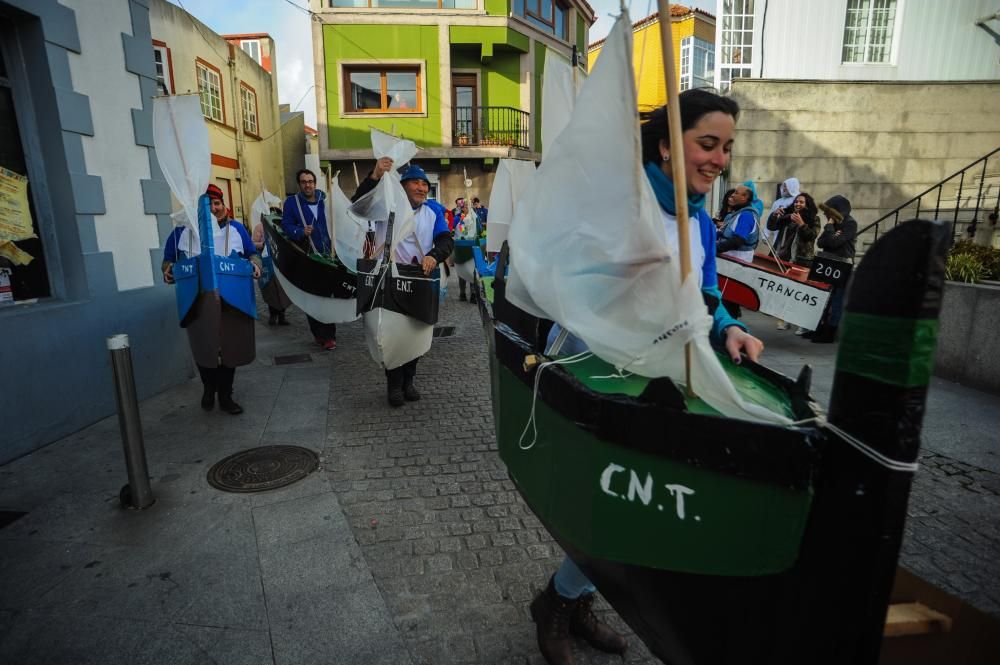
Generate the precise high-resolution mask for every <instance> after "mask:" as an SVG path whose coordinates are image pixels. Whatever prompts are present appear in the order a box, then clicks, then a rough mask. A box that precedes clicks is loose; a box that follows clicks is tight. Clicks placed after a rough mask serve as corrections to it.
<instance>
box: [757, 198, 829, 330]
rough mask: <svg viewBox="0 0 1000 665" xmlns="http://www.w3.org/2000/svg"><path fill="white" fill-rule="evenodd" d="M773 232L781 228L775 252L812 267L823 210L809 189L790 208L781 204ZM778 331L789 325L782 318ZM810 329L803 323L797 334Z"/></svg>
mask: <svg viewBox="0 0 1000 665" xmlns="http://www.w3.org/2000/svg"><path fill="white" fill-rule="evenodd" d="M767 228H768V230H769V231H777V238H778V241H777V244H776V246H775V252H776V253H777V255H778V258H779V259H781V260H782V261H794V262H795V264H796V265H799V266H802V267H803V268H809V267H810V266H811V265H812V259H813V255H814V253H815V243H816V236H817V235H819V210H818V208H817V207H816V202H815V201H814V200H813V197H811V196H810V195H809V194H806V193H805V192H803V193H801V194H799V195H798V196H796V197H795V200H794V201H793V203H792V206H791V208H790V209H786V208H782V207H779V208H778V209H777V210H775V211H774V212H773V213H771V216H770V217H769V218H768V220H767ZM777 327H778V330H786V329H787V328H788V324H787V323H786V322H785V321H783V320H780V319H779V320H778V326H777ZM805 332H806V331H805V329H804V328H802V327H801V326H799V327H798V328H797V329H796V330H795V334H796V335H802V334H804V333H805Z"/></svg>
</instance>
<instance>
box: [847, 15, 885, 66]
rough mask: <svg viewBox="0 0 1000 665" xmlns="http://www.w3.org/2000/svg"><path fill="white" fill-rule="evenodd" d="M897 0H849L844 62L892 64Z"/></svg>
mask: <svg viewBox="0 0 1000 665" xmlns="http://www.w3.org/2000/svg"><path fill="white" fill-rule="evenodd" d="M895 22H896V0H847V16H846V17H845V20H844V50H843V57H842V59H843V62H845V63H858V64H866V65H867V64H888V63H889V62H890V60H891V57H892V29H893V25H894V24H895Z"/></svg>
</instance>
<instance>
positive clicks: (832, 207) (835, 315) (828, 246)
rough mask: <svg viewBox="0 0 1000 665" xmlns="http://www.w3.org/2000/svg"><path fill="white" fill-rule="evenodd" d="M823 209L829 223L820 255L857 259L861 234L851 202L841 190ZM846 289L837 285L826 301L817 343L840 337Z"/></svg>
mask: <svg viewBox="0 0 1000 665" xmlns="http://www.w3.org/2000/svg"><path fill="white" fill-rule="evenodd" d="M819 208H820V210H822V211H823V215H824V216H825V217H826V221H827V224H826V225H825V226H824V227H823V233H821V234H820V236H819V239H817V240H816V245H817V247H819V249H820V251H819V252H818V254H817V256H827V257H830V258H833V259H836V260H838V261H850V262H851V263H854V245H855V242H856V241H857V236H858V223H857V221H855V219H854V218H853V217H851V202H850V201H849V200H847V198H846V197H844V196H841V195H840V194H834V195H833V196H831V197H830V198H828V199H827V200H826V202H825V203H821V204H819ZM845 294H846V289H845V288H844V287H843V286H839V287H835V288H834V289H833V293H831V294H830V300H829V302H828V303H827V305H826V312H824V314H823V318H821V319H820V322H819V327H818V328H817V329H816V331H815V332H814V333H813V334H812V335H803V337H809V338H811V339H812V341H813V342H815V343H817V344H830V343H832V342H833V341H834V340H835V339H836V337H837V328H838V327H839V326H840V316H841V314H842V313H843V311H844V295H845Z"/></svg>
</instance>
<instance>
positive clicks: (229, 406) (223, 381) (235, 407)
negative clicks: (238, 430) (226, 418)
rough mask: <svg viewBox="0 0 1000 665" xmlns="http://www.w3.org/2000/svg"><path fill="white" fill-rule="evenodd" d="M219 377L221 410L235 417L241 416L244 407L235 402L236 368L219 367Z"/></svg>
mask: <svg viewBox="0 0 1000 665" xmlns="http://www.w3.org/2000/svg"><path fill="white" fill-rule="evenodd" d="M217 375H218V377H219V409H220V410H222V411H225V412H226V413H228V414H231V415H234V416H238V415H240V414H241V413H243V407H242V406H240V405H239V404H237V403H236V402H234V401H233V378H234V377H235V376H236V368H235V367H219V369H218V370H217Z"/></svg>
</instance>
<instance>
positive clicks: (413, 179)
mask: <svg viewBox="0 0 1000 665" xmlns="http://www.w3.org/2000/svg"><path fill="white" fill-rule="evenodd" d="M390 168H392V160H391V159H389V158H388V157H383V158H382V159H380V160H379V161H378V162H377V163H376V164H375V168H374V169H372V172H371V173H369V174H368V176H367V177H366V178H365V179H364V181H362V183H361V185H360V186H359V187H358V191H356V192H355V193H354V196H353V197H351V200H352V201H357V200H358V199H359V198H361V197H362V196H364V195H365V194H367V193H368V192H370V191H371V190H373V189H375V186H376V185H377V184H378V181H379V180H380V179H381V178H382V176H383V175H384V174H385V173H386V172H388V170H389V169H390ZM400 181H401V183H402V185H403V190H404V191H406V198H407V200H408V201H409V202H410V207H412V208H413V211H414V214H413V231H412V232H410V233H409V234H408V235H406V236H404V237H403V238H402V239H400V241H399V243H398V244H397V245H396V258H397V260H398V261H399V262H400V263H412V264H415V265H419V266H421V267H422V268H423V270H424V274H425V275H430V274H431V273H432V272H433V271H434V269H435V268H436V267H438V266H439V265H440V264H441V263H443V262H444V261H445V260H446V259H447V258H448V257H449V256H451V252H452V250H453V249H454V248H455V240H454V239H453V238H452V237H451V231H450V230H449V229H448V221H447V220H446V219H445V216H444V213H445V209H444V206H442V205H441V204H440V203H438V202H437V201H434V200H433V199H428V198H427V194H428V193H429V192H430V187H431V183H430V180H428V179H427V174H426V173H424V170H423V169H422V168H420V167H419V166H417V165H416V164H411V165H410V167H409V168H407V169H406V171H404V172H403V175H402V177H401V178H400ZM425 248H428V249H425ZM418 360H420V358H414V359H413V360H411V361H410V362H408V363H406V364H404V365H401V366H400V367H397V368H395V369H387V370H385V378H386V382H387V384H388V398H389V405H390V406H392V407H400V406H403V403H404V402H415V401H417V400H418V399H420V392H419V391H418V390H417V389H416V387H415V386H414V385H413V378H414V377H415V376H416V374H417V361H418Z"/></svg>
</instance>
